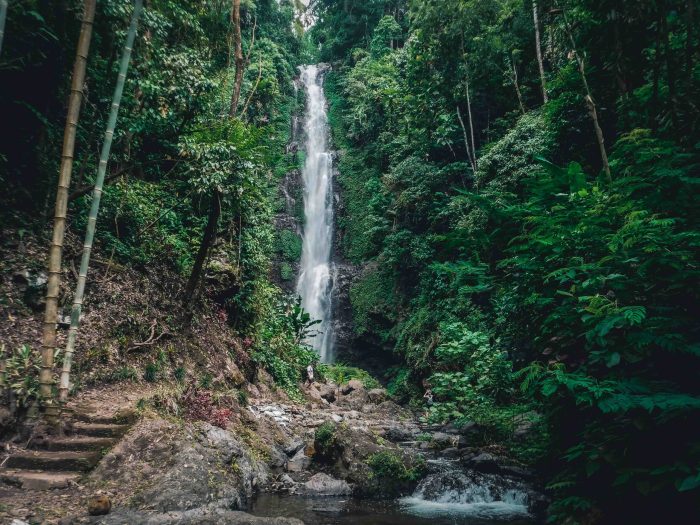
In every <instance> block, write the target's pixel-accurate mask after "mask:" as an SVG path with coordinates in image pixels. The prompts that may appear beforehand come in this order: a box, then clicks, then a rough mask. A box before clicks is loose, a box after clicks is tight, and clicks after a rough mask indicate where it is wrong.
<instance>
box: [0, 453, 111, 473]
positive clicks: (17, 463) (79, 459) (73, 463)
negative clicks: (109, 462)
mask: <svg viewBox="0 0 700 525" xmlns="http://www.w3.org/2000/svg"><path fill="white" fill-rule="evenodd" d="M101 457H102V455H101V454H100V453H99V452H90V451H81V452H75V451H51V450H22V451H19V452H15V453H13V454H12V455H11V456H10V457H9V458H7V461H6V462H5V466H6V467H7V468H14V469H27V470H48V471H79V472H84V471H87V470H90V469H91V468H92V467H94V466H95V465H97V463H98V462H99V461H100V458H101Z"/></svg>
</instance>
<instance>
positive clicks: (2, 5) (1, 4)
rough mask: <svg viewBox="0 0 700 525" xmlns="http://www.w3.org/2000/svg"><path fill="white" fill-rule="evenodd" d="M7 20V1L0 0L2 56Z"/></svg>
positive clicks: (0, 51) (0, 43)
mask: <svg viewBox="0 0 700 525" xmlns="http://www.w3.org/2000/svg"><path fill="white" fill-rule="evenodd" d="M6 18H7V0H0V55H2V40H3V37H4V36H5V19H6Z"/></svg>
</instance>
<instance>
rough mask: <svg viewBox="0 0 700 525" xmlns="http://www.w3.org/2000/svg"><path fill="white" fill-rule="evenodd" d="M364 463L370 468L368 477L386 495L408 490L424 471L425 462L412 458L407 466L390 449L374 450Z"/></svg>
mask: <svg viewBox="0 0 700 525" xmlns="http://www.w3.org/2000/svg"><path fill="white" fill-rule="evenodd" d="M366 463H367V466H368V467H369V468H370V479H372V480H373V481H374V482H376V483H377V486H378V488H379V490H380V491H381V492H382V493H384V494H386V495H396V494H400V493H402V492H405V491H407V490H409V489H410V487H411V486H413V485H414V484H415V483H416V482H417V481H418V480H419V479H420V478H421V477H422V476H423V475H424V473H425V463H424V462H423V461H422V460H421V459H414V464H413V465H411V466H407V465H406V463H405V462H404V460H403V459H402V458H401V456H400V455H399V454H398V453H397V452H394V451H391V450H382V451H380V452H375V453H374V454H372V455H371V456H370V457H369V458H368V459H367V461H366Z"/></svg>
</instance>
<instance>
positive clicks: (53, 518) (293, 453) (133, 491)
mask: <svg viewBox="0 0 700 525" xmlns="http://www.w3.org/2000/svg"><path fill="white" fill-rule="evenodd" d="M115 388H118V387H117V386H115ZM249 394H250V402H249V404H248V405H247V406H238V407H234V410H232V414H231V418H230V420H229V422H228V423H227V424H226V425H223V426H225V427H226V428H221V427H219V426H215V425H212V424H210V423H208V422H204V421H187V420H182V419H180V418H171V417H169V416H168V415H166V414H164V412H163V410H162V407H163V406H164V405H167V404H168V403H171V402H174V400H172V399H171V400H169V398H168V397H167V396H163V395H162V393H159V392H155V393H153V397H152V400H151V401H149V402H147V403H146V405H149V406H160V407H161V409H159V410H150V409H146V410H144V411H142V417H141V418H140V419H139V420H138V421H137V422H136V423H135V424H134V426H133V427H132V428H131V430H130V431H129V432H128V433H127V434H126V435H125V436H124V437H123V438H122V439H121V441H120V442H119V443H118V444H117V445H116V446H115V447H114V448H113V449H112V450H110V451H109V452H108V453H106V455H105V456H104V457H103V458H102V460H101V461H100V463H99V465H98V466H97V468H96V469H95V470H94V471H92V472H91V473H90V474H89V475H88V476H86V477H85V478H84V479H81V480H79V481H78V482H77V483H75V484H73V485H71V486H70V487H67V488H65V489H61V490H55V491H48V492H46V493H43V494H31V493H27V492H26V491H24V492H22V491H15V492H14V493H13V492H8V493H7V495H8V496H9V499H8V500H7V501H9V502H10V505H9V506H8V509H7V510H8V514H9V515H11V516H13V517H17V518H20V519H27V520H28V522H32V521H34V522H41V523H66V524H67V523H101V524H121V523H130V524H144V525H146V524H148V525H151V524H153V525H155V524H158V525H160V524H189V523H192V524H195V523H198V524H199V523H202V524H206V523H212V524H213V523H221V524H239V523H240V524H243V523H246V524H247V523H251V524H267V523H269V524H290V525H291V524H298V523H307V524H309V525H311V524H324V525H328V524H339V525H340V524H346V523H355V524H370V523H385V524H394V523H396V524H398V523H402V524H404V523H406V524H415V525H422V524H430V525H441V524H448V523H465V524H472V525H477V524H487V523H489V524H500V523H506V522H508V523H535V522H537V518H536V516H537V515H538V513H539V511H540V510H541V507H542V506H543V504H544V502H543V500H542V497H541V496H540V495H539V494H538V493H537V492H536V491H535V490H534V489H533V487H534V486H536V483H535V482H534V479H533V476H532V473H531V472H529V471H528V470H527V469H524V468H522V467H521V466H519V465H517V464H514V463H513V462H511V461H508V460H506V459H505V458H503V457H499V456H497V455H494V454H492V453H490V452H488V451H486V450H482V449H479V448H476V447H474V446H473V442H474V441H475V439H474V436H475V433H476V432H477V431H478V429H477V428H475V427H474V426H471V427H469V426H468V427H466V428H462V429H458V428H455V427H451V426H446V427H443V426H441V427H435V426H426V425H422V424H420V423H419V421H418V420H417V419H416V417H415V415H414V414H413V413H412V412H411V411H409V410H408V409H406V408H404V407H401V406H399V405H397V404H396V403H394V402H393V401H391V400H390V399H388V398H387V395H386V392H385V391H384V390H383V389H374V390H368V389H365V388H364V387H363V385H362V384H361V383H360V382H359V381H356V380H353V381H350V382H349V383H348V384H345V385H333V384H314V385H312V386H311V387H309V388H307V389H306V390H305V395H306V401H305V402H304V403H298V402H293V401H291V400H289V399H288V398H286V396H284V395H283V394H281V393H280V392H275V391H274V389H271V388H267V387H265V386H263V384H261V383H258V385H257V387H255V388H253V387H251V388H250V392H249ZM113 395H114V393H113V392H109V391H106V392H105V393H104V394H103V396H104V398H105V399H110V398H111V397H112V396H113ZM96 402H98V403H99V402H100V400H96ZM95 495H100V496H104V497H107V498H108V499H109V500H110V501H111V511H110V512H109V513H108V514H107V515H104V516H88V515H87V513H86V512H85V509H86V508H87V504H88V503H89V500H90V498H93V497H94V496H95ZM42 509H44V510H42ZM23 511H26V512H23ZM59 516H60V517H59Z"/></svg>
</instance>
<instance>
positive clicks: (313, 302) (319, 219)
mask: <svg viewBox="0 0 700 525" xmlns="http://www.w3.org/2000/svg"><path fill="white" fill-rule="evenodd" d="M320 73H321V72H320V71H319V68H318V67H317V66H315V65H310V66H304V67H302V69H301V81H302V83H303V84H304V89H305V90H306V117H305V121H304V132H305V134H306V148H305V150H306V161H305V163H304V170H303V171H302V178H303V180H304V220H305V222H304V236H303V245H302V254H301V271H300V273H299V281H298V282H297V293H298V294H299V295H300V296H301V305H302V306H303V308H304V309H305V310H306V311H307V312H308V313H309V314H310V315H311V318H312V319H318V320H320V321H321V322H320V323H319V324H317V325H315V326H314V328H315V329H316V330H317V331H318V332H319V333H318V335H317V336H316V337H314V338H312V339H311V340H310V341H309V343H310V344H311V345H312V346H313V347H314V349H315V350H316V351H317V352H318V354H319V356H320V357H321V362H323V363H332V362H333V357H334V356H333V323H332V313H333V312H332V301H331V296H332V291H333V290H332V283H333V275H332V273H333V268H332V262H331V247H332V244H333V186H332V183H333V181H332V176H333V163H332V159H331V154H330V152H329V151H327V148H328V117H327V115H326V97H325V95H324V93H323V85H322V84H323V76H322V75H321V74H320Z"/></svg>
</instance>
